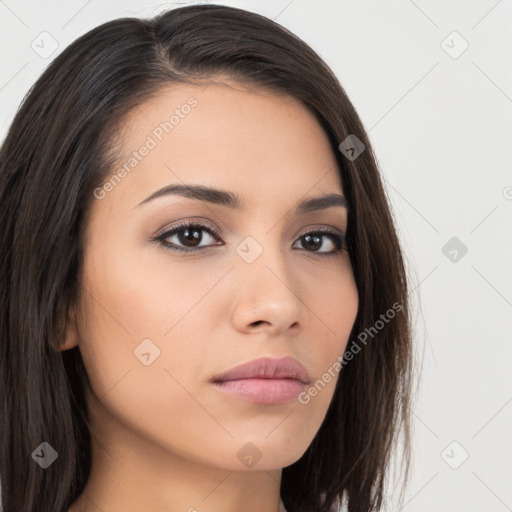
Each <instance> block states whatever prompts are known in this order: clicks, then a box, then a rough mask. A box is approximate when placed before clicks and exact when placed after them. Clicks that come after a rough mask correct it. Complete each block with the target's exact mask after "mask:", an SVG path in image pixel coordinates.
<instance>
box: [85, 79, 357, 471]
mask: <svg viewBox="0 0 512 512" xmlns="http://www.w3.org/2000/svg"><path fill="white" fill-rule="evenodd" d="M232 85H233V84H232ZM236 87H238V88H239V89H240V90H234V89H232V88H229V87H227V86H225V85H217V84H211V85H209V86H208V87H206V88H205V87H204V86H201V87H200V86H192V85H186V86H185V85H183V86H179V87H172V88H168V89H165V90H164V91H163V92H161V93H159V94H158V96H157V97H156V98H155V99H152V100H151V101H148V102H146V103H144V104H142V105H141V106H139V107H138V108H136V109H135V110H134V111H132V112H131V113H130V115H129V116H128V118H126V119H125V120H124V123H123V126H124V127H125V129H126V131H125V133H124V135H123V139H122V149H121V155H122V156H121V158H120V160H119V162H118V165H117V166H116V167H115V173H114V174H115V177H114V178H112V179H111V180H110V181H109V182H106V184H105V185H104V186H103V187H101V188H98V189H96V190H95V193H94V197H92V198H91V199H92V201H93V205H92V210H91V217H90V219H89V220H88V224H87V233H86V241H85V259H84V266H83V274H82V276H81V286H82V291H83V300H84V302H83V303H84V308H85V309H84V310H83V312H84V315H83V316H81V317H80V320H79V321H78V332H80V333H81V335H80V336H79V337H78V338H76V340H77V341H78V344H79V347H80V352H81V354H82V357H83V360H84V363H85V366H86V369H87V372H88V375H89V380H90V382H91V387H92V393H91V394H88V404H89V407H90V408H91V410H93V411H94V415H93V418H95V419H96V420H98V421H97V423H96V424H97V425H99V424H101V425H103V427H102V428H103V429H105V428H108V429H109V433H110V434H112V435H111V436H109V437H110V439H121V437H120V436H118V437H116V431H117V432H119V433H120V432H130V436H131V437H130V439H131V440H133V439H140V440H141V444H140V446H142V445H143V444H144V445H146V446H147V443H148V442H149V443H150V444H151V445H155V446H157V447H158V449H159V450H160V452H161V453H168V454H173V455H174V456H176V455H177V456H179V457H182V458H185V459H187V460H189V461H194V462H199V463H202V464H207V465H209V466H214V467H221V468H226V469H230V470H242V471H243V470H247V469H251V468H252V467H254V468H256V469H276V468H282V467H284V466H287V465H289V464H291V463H293V462H295V461H296V460H297V459H299V458H300V457H301V455H302V454H303V453H304V451H305V450H306V449H307V447H308V445H309V444H310V443H311V441H312V440H313V437H314V436H315V434H316V433H317V431H318V429H319V428H320V426H321V423H322V421H323V419H324V417H325V414H326V412H327V409H328V407H329V404H330V402H331V399H332V396H333V392H334V389H335V384H336V382H337V380H338V373H337V372H335V373H334V375H335V377H334V378H331V379H330V380H329V381H328V382H325V379H324V380H323V381H322V386H321V387H320V389H321V390H320V391H318V393H317V394H316V396H314V397H311V399H310V400H309V401H307V403H303V402H304V400H303V401H302V402H301V401H300V400H299V397H298V396H297V389H298V388H300V389H302V390H306V389H307V385H305V384H302V385H301V384H300V383H299V384H298V383H297V381H295V382H294V383H293V382H292V383H291V384H290V382H291V381H290V380H288V381H285V380H284V379H281V380H279V381H278V380H273V382H272V384H269V383H268V382H267V383H262V380H263V379H258V380H246V381H242V382H238V383H234V381H231V383H228V384H227V385H225V386H224V387H218V386H217V385H215V384H213V383H212V382H211V380H212V379H213V378H214V377H216V376H218V375H220V374H223V373H225V372H227V371H228V370H230V369H232V368H233V367H235V366H237V365H240V364H242V363H246V362H249V361H252V360H254V359H257V358H262V357H266V358H271V359H275V358H281V357H283V356H291V357H292V358H295V359H296V360H297V361H298V362H300V363H301V364H302V365H303V366H304V367H305V369H306V370H307V372H308V373H309V381H310V385H314V383H315V382H317V380H318V379H320V380H322V375H323V374H324V373H325V372H327V371H328V370H329V368H332V367H333V365H334V363H335V362H336V361H337V358H338V356H340V355H342V354H343V352H344V349H345V346H346V343H347V341H348V337H349V334H350V331H351V329H352V326H353V323H354V320H355V317H356V313H357V308H358V294H357V290H356V285H355V281H354V277H353V271H352V267H351V262H350V258H349V254H348V253H347V251H346V250H341V251H340V250H338V249H339V245H338V236H339V235H337V233H339V232H341V233H346V229H347V210H346V209H345V207H343V205H340V204H337V205H336V204H333V203H329V204H330V206H328V207H325V205H324V207H321V206H322V205H318V204H317V206H319V209H313V210H309V211H308V210H307V209H304V208H303V209H302V210H304V211H296V206H297V204H298V203H299V202H303V201H306V200H308V199H311V198H319V197H322V196H324V195H327V194H339V195H341V196H343V189H342V186H341V180H340V177H339V171H338V167H337V163H336V160H335V157H334V155H333V152H332V150H331V147H330V145H329V142H328V139H327V137H326V135H325V134H324V132H323V130H322V129H321V127H320V125H319V124H318V122H317V121H316V119H315V118H314V116H313V115H312V114H311V113H310V112H309V111H308V110H307V109H306V108H305V107H304V106H302V105H301V104H300V103H299V102H297V101H296V100H294V99H292V98H290V97H288V96H278V95H274V94H270V93H268V92H263V91H258V92H257V93H255V92H248V91H247V90H242V86H240V85H238V86H236ZM144 148H145V149H144ZM119 169H124V172H123V171H119ZM170 185H180V186H184V187H185V186H196V187H206V188H211V189H219V190H221V191H223V192H222V194H221V193H214V192H210V193H208V194H207V193H205V192H203V193H201V194H200V195H197V194H196V195H195V197H185V196H184V195H180V194H177V193H168V194H161V195H159V196H158V197H154V198H152V199H149V200H147V198H149V197H150V196H151V195H153V194H155V192H157V191H159V190H161V189H163V188H165V187H169V186H170ZM189 195H190V194H189ZM235 196H236V197H237V198H239V202H240V203H243V205H241V204H240V205H237V207H234V206H235V205H232V204H228V202H227V200H226V199H227V198H233V197H235ZM201 197H202V199H203V200H201ZM208 199H209V200H208ZM183 223H185V225H186V224H190V223H196V224H197V223H199V224H202V225H204V226H203V227H199V228H197V227H195V228H194V227H192V228H191V227H189V228H188V229H187V227H186V226H185V227H181V228H180V229H179V230H178V231H176V232H175V233H173V234H166V232H169V231H171V230H172V229H173V228H175V227H176V226H177V225H179V224H183ZM319 229H320V230H321V229H327V230H329V232H331V233H332V234H329V233H328V234H316V235H315V234H314V233H317V232H318V230H319ZM311 233H313V235H312V236H310V237H308V236H305V235H308V234H311ZM159 235H166V236H165V237H161V241H160V242H158V241H156V242H155V241H152V240H154V239H155V238H156V237H157V236H159ZM172 247H174V248H175V249H180V248H181V249H184V250H185V251H186V250H187V249H188V250H189V252H179V251H178V250H174V249H173V248H172ZM230 387H234V388H236V389H241V390H242V391H241V392H242V393H243V392H244V391H245V392H246V393H247V395H243V394H230V393H229V392H228V389H229V388H230ZM103 432H105V430H103ZM142 441H143V442H142ZM248 443H251V444H248ZM133 449H136V448H133ZM162 450H163V451H162Z"/></svg>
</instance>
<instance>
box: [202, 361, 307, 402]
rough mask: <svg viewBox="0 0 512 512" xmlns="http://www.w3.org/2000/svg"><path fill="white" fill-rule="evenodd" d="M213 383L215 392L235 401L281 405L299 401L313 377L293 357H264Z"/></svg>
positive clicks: (230, 372)
mask: <svg viewBox="0 0 512 512" xmlns="http://www.w3.org/2000/svg"><path fill="white" fill-rule="evenodd" d="M210 382H211V384H212V385H213V386H214V387H215V389H217V390H218V391H221V392H223V393H225V394H228V395H230V396H232V397H235V398H240V399H243V400H247V401H250V402H253V403H258V404H267V405H278V404H284V403H287V402H290V401H291V400H293V399H295V398H296V397H297V396H298V395H299V394H300V393H301V392H302V391H303V390H304V388H305V386H306V385H308V384H309V383H310V377H309V374H308V372H307V370H306V368H304V366H303V365H302V364H300V363H299V362H298V361H297V360H296V359H295V358H293V357H290V356H286V357H282V358H279V359H274V358H269V357H263V358H260V359H255V360H253V361H249V362H248V363H245V364H242V365H239V366H236V367H234V368H232V369H231V370H229V371H227V372H225V373H224V374H222V375H219V376H216V377H214V378H213V379H211V380H210Z"/></svg>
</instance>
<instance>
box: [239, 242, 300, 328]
mask: <svg viewBox="0 0 512 512" xmlns="http://www.w3.org/2000/svg"><path fill="white" fill-rule="evenodd" d="M261 238H263V237H262V236H260V239H261ZM262 242H263V243H261V242H259V241H258V240H256V238H255V237H252V236H248V237H246V238H245V239H244V240H243V241H242V242H241V243H240V244H239V245H238V246H237V248H236V252H237V258H236V262H235V269H234V270H235V279H236V287H237V294H236V295H237V297H238V299H237V303H236V306H235V308H236V315H235V317H236V318H237V319H238V322H240V323H241V325H240V327H243V326H246V325H248V324H250V323H254V322H261V321H263V322H267V323H269V324H271V325H273V326H274V327H278V326H279V327H281V328H287V327H289V326H291V325H293V324H295V323H297V322H298V323H300V324H302V322H303V320H304V317H303V315H304V311H303V308H304V304H303V302H302V301H301V299H300V298H299V292H298V290H297V282H296V281H295V277H294V276H293V269H292V267H291V266H290V265H287V262H286V252H283V251H282V248H281V244H280V243H279V241H278V240H277V241H276V238H275V236H274V237H272V236H266V237H264V239H263V241H262Z"/></svg>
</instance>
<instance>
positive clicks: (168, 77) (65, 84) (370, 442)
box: [0, 5, 412, 512]
mask: <svg viewBox="0 0 512 512" xmlns="http://www.w3.org/2000/svg"><path fill="white" fill-rule="evenodd" d="M218 76H224V77H229V78H230V79H232V80H234V81H236V82H238V83H241V84H246V85H248V86H253V87H254V86H255V87H261V88H266V89H268V90H271V91H275V92H280V93H285V94H287V95H289V96H292V97H294V98H296V99H298V100H300V101H301V102H302V103H303V104H304V105H305V106H306V107H307V108H308V109H310V110H311V112H313V113H314V115H315V116H316V118H317V119H318V122H319V123H320V125H321V127H322V128H323V130H324V131H325V133H326V134H327V136H328V138H329V140H330V142H331V144H332V149H333V151H334V153H335V154H336V158H337V161H338V164H339V170H340V173H341V180H342V184H343V190H344V193H345V196H346V197H347V199H348V201H349V204H350V210H349V216H348V229H347V233H346V241H347V245H348V247H349V252H350V257H351V261H352V266H353V270H354V276H355V281H356V285H357V289H358V293H359V301H360V302H359V310H358V314H357V317H356V320H355V324H354V327H353V329H352V332H351V336H350V339H352V338H355V337H356V336H358V335H359V334H360V333H362V332H363V331H364V330H365V329H368V328H370V327H372V326H374V325H375V323H376V321H377V320H378V319H379V318H380V317H381V315H382V314H384V313H385V312H386V311H387V310H389V309H390V308H392V305H393V304H399V305H401V306H402V308H403V309H402V314H397V315H396V316H395V317H394V318H393V319H392V320H390V321H389V322H387V323H386V324H385V326H384V327H383V328H381V329H380V330H378V332H377V333H376V334H375V335H374V336H372V340H371V341H370V342H369V343H368V344H367V345H366V346H365V347H364V348H363V349H362V350H361V351H360V352H359V353H358V354H357V355H356V356H354V357H353V359H352V360H351V361H350V362H349V364H346V365H344V366H343V368H342V370H341V372H340V375H339V380H338V383H337V387H336V390H335V394H334V397H333V400H332V403H331V405H330V407H329V410H328V412H327V415H326V417H325V419H324V421H323V423H322V425H321V428H320V429H319V431H318V433H317V434H316V436H315V438H314V439H313V441H312V443H311V445H310V446H309V447H308V449H307V450H306V452H305V453H304V455H303V456H302V457H301V458H300V459H299V460H298V461H296V462H295V463H294V464H292V465H290V466H288V467H286V468H284V469H283V477H282V483H281V497H282V499H283V501H284V504H285V506H286V507H287V508H288V510H289V512H328V511H334V510H337V509H338V507H339V506H340V505H342V504H344V505H345V506H346V507H347V508H348V510H350V511H351V512H369V511H370V510H372V511H373V510H379V509H381V508H382V506H383V505H384V503H385V502H384V491H385V485H386V482H387V479H388V475H389V474H390V471H389V468H390V461H391V458H392V457H391V456H392V455H393V454H394V453H395V450H396V448H397V447H398V443H397V440H398V439H399V434H400V433H401V434H402V435H403V443H402V446H403V450H402V451H401V453H402V458H401V461H402V466H401V467H402V469H403V468H405V470H404V471H403V475H404V476H403V478H402V482H403V484H404V487H405V482H406V481H407V475H408V473H409V461H410V402H411V392H410V384H411V379H412V348H411V327H410V311H409V305H408V292H407V279H406V271H405V266H404V259H403V255H402V250H401V248H400V244H399V240H398V237H397V233H396V230H395V226H394V222H393V217H392V214H391V209H390V206H389V203H388V200H387V196H386V194H385V191H384V188H383V184H382V180H381V177H380V174H379V170H378V166H377V162H376V159H375V157H374V154H373V151H372V148H371V145H370V142H369V140H368V137H367V134H366V133H365V130H364V128H363V125H362V123H361V121H360V119H359V117H358V115H357V113H356V110H355V109H354V107H353V105H352V104H351V102H350V101H349V99H348V97H347V95H346V93H345V91H344V90H343V88H342V86H341V85H340V83H339V81H338V80H337V78H336V77H335V76H334V75H333V73H332V71H331V70H330V69H329V68H328V66H327V65H326V64H325V63H324V62H323V61H322V60H321V58H320V57H319V56H318V55H317V54H316V53H315V52H314V51H313V50H312V49H311V48H310V47H309V46H308V45H307V44H306V43H304V42H303V41H302V40H300V39H299V38H298V37H296V36H295V35H293V34H292V33H291V32H289V31H288V30H286V29H285V28H283V27H281V26H280V25H278V24H277V23H275V22H273V21H271V20H269V19H267V18H265V17H263V16H260V15H257V14H255V13H251V12H247V11H244V10H241V9H236V8H232V7H225V6H220V5H195V6H187V7H182V8H179V9H174V10H171V11H167V12H164V13H163V14H160V15H158V16H156V17H154V18H152V19H136V18H123V19H117V20H114V21H111V22H108V23H105V24H103V25H101V26H99V27H97V28H95V29H93V30H91V31H90V32H88V33H86V34H85V35H83V36H82V37H80V38H79V39H77V40H76V41H75V42H74V43H73V44H71V45H70V46H69V47H68V48H66V49H65V50H64V51H63V52H62V53H61V54H60V55H59V56H58V57H57V58H56V59H55V60H54V61H53V62H52V63H51V65H50V66H49V67H48V69H47V70H46V71H45V72H44V73H43V75H42V76H41V77H40V78H39V80H38V81H37V82H36V83H35V85H34V86H33V87H32V88H31V90H30V91H29V93H28V94H27V96H26V97H25V99H24V101H23V103H22V105H21V107H20V108H19V110H18V112H17V114H16V116H15V118H14V121H13V122H12V125H11V126H10V129H9V131H8V134H7V137H6V139H5V142H4V144H3V147H2V148H1V150H0V205H1V206H0V208H1V210H0V219H1V229H0V285H1V292H0V293H1V295H0V322H1V324H0V357H1V359H0V393H1V397H0V398H1V402H0V403H1V406H0V407H1V410H0V416H1V420H0V421H1V424H0V450H1V451H0V481H1V485H2V496H1V497H2V502H3V512H62V511H63V510H67V507H69V505H70V504H71V503H73V502H74V501H75V500H76V499H77V497H78V496H79V495H80V494H81V492H82V490H83V488H84V486H85V483H86V481H87V478H88V475H89V471H90V466H91V458H90V457H91V455H90V441H91V440H90V433H89V426H88V414H87V410H86V402H85V396H84V385H85V382H86V379H87V374H86V371H85V368H84V365H83V361H82V358H81V356H80V351H79V348H78V347H75V348H73V349H70V350H67V351H63V352H60V351H59V350H58V349H59V345H60V343H61V342H62V340H63V336H64V330H63V329H64V325H65V323H64V321H65V318H66V316H67V313H68V310H69V307H70V305H71V304H72V303H75V302H76V301H77V300H79V298H80V296H81V295H80V294H81V293H82V292H83V291H82V290H81V289H80V287H79V280H78V276H79V273H80V269H81V263H82V261H83V254H84V252H83V251H84V249H85V247H84V240H83V233H84V227H85V225H86V221H87V218H88V212H89V211H90V208H91V204H92V203H93V200H94V199H93V190H94V189H95V188H96V187H98V186H99V185H101V184H102V183H103V182H104V180H105V177H106V176H107V175H108V173H109V172H111V171H112V169H111V163H112V161H113V160H112V155H113V146H114V144H113V140H114V135H115V134H116V133H118V132H119V128H120V124H122V119H123V116H125V115H126V114H127V113H129V112H130V111H131V110H132V109H133V108H134V107H135V106H136V105H138V104H141V103H143V102H144V101H146V100H148V99H149V98H151V97H153V96H155V95H157V94H158V92H159V90H161V88H162V87H164V86H165V87H167V86H169V85H172V84H180V83H190V84H202V83H204V84H207V83H208V82H209V81H210V80H212V79H214V78H215V77H218ZM349 135H352V136H353V135H355V136H356V137H357V138H358V139H359V140H360V141H361V142H362V143H363V144H364V146H365V149H364V151H363V152H362V153H361V154H360V155H359V156H358V157H357V158H356V159H349V158H347V157H346V155H343V154H342V153H341V151H340V150H339V149H338V146H339V144H340V143H341V142H343V141H344V140H345V139H346V138H347V137H348V136H349ZM375 330H377V329H375ZM350 348H351V345H350V343H349V344H348V345H347V351H348V350H349V349H350ZM43 441H47V442H48V443H49V444H50V445H51V446H52V447H53V448H55V450H56V451H57V452H58V463H54V464H52V465H51V466H50V467H48V468H47V469H42V468H41V467H40V466H39V465H38V464H36V463H35V462H34V460H32V457H31V454H32V452H33V451H34V449H35V448H36V447H37V446H39V445H40V443H41V442H43Z"/></svg>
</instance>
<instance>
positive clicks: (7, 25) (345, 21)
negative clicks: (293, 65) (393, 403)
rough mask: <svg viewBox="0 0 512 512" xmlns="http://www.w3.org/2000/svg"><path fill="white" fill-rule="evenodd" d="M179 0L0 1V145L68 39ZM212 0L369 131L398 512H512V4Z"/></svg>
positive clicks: (505, 0) (491, 0)
mask: <svg viewBox="0 0 512 512" xmlns="http://www.w3.org/2000/svg"><path fill="white" fill-rule="evenodd" d="M187 3H193V2H179V3H178V2H175V3H173V2H167V3H161V2H159V1H150V0H125V1H122V2H121V1H109V2H106V1H100V0H89V1H87V0H67V1H44V2H43V1H35V0H33V1H22V0H0V51H1V59H0V66H1V73H0V140H3V138H4V137H5V134H6V132H7V130H8V128H9V124H10V122H11V121H12V119H13V117H14V114H15V112H16V110H17V108H18V106H19V104H20V102H21V101H22V99H23V97H24V95H25V94H26V93H27V91H28V90H29V88H30V87H31V85H32V84H33V83H34V82H35V81H36V79H37V78H38V77H39V76H40V74H41V73H42V72H43V70H44V69H45V67H46V66H47V65H48V63H49V62H50V61H51V60H52V59H53V58H54V57H55V56H56V55H58V54H59V53H60V52H61V51H62V50H63V49H64V48H65V47H66V46H67V45H68V44H69V43H71V42H72V41H73V40H74V39H76V38H77V37H78V36H80V35H82V34H83V33H85V32H87V31H89V30H90V29H92V28H93V27H95V26H97V25H99V24H101V23H103V22H106V21H109V20H111V19H114V18H118V17H124V16H137V17H139V16H151V15H153V14H156V13H157V12H160V11H162V10H163V9H165V8H173V7H177V6H179V5H184V4H187ZM217 3H222V4H226V5H233V6H237V7H241V8H245V9H248V10H252V11H255V12H258V13H261V14H263V15H266V16H267V17H269V18H272V19H274V20H275V21H277V22H278V23H280V24H282V25H284V26H285V27H287V28H288V29H290V30H291V31H292V32H294V33H296V34H297V35H298V36H299V37H301V38H303V39H304V40H305V41H306V42H307V43H309V44H310V45H311V46H312V47H313V49H314V50H316V51H317V52H318V53H319V54H320V56H321V57H322V58H323V59H324V60H326V62H327V63H328V64H329V65H330V66H331V68H332V69H333V70H334V72H335V73H336V75H337V76H338V77H339V79H340V81H341V83H342V85H343V87H344V88H345V90H346V91H347V93H348V95H349V97H350V99H351V101H352V102H353V104H354V105H355V107H356V109H357V111H358V113H359V115H360V116H361V119H362V121H363V123H364V125H365V127H366V129H367V130H368V132H369V135H370V139H371V142H372V143H373V146H374V149H375V152H376V155H377V158H378V161H379V164H380V167H381V171H382V174H383V176H384V179H385V185H386V188H387V192H388V195H389V199H390V201H391V203H392V207H393V211H394V215H395V218H396V223H397V226H398V229H399V232H400V237H401V239H402V243H403V246H404V250H405V252H406V258H407V262H408V267H409V269H410V272H411V276H412V279H413V281H412V285H411V299H412V300H413V303H414V307H415V325H414V332H415V336H416V341H417V347H418V348H417V350H418V354H419V357H421V362H422V374H421V380H420V383H419V385H420V388H419V392H418V396H417V400H416V405H415V407H414V421H415V442H414V450H415V457H414V467H413V476H412V480H411V483H410V486H409V490H408V494H407V498H406V500H405V501H406V503H405V506H404V507H403V509H402V510H404V511H406V512H420V511H422V512H423V511H425V512H426V511H434V510H435V511H436V512H442V511H451V512H456V511H464V512H473V511H474V512H476V511H486V512H502V511H506V510H512V486H511V482H512V435H511V428H510V427H511V425H512V385H511V383H512V375H511V371H510V369H511V355H512V336H511V332H512V325H511V312H512V286H511V285H512V270H511V268H512V265H511V263H512V239H511V233H512V229H511V227H512V226H511V224H512V222H511V220H512V215H511V213H512V173H511V172H510V169H511V161H512V158H511V154H512V139H511V126H512V68H511V66H510V63H511V62H512V45H511V28H512V1H511V0H500V1H496V0H479V1H450V2H447V1H427V0H414V1H413V0H396V1H390V0H386V1H383V0H381V1H361V0H357V1H352V0H351V1H348V0H341V1H340V0H338V1H316V2H313V1H311V0H310V1H306V0H291V1H290V0H279V1H277V0H276V1H238V2H237V1H231V2H223V1H219V2H217ZM42 38H45V39H44V41H45V44H43V43H41V41H42ZM52 45H53V47H55V49H54V51H53V53H52V54H51V55H45V54H44V52H42V50H41V47H42V46H44V47H45V48H46V51H47V52H48V51H50V50H52V48H53V47H52ZM36 49H37V50H36ZM42 53H43V54H42ZM27 456H29V455H27ZM390 495H392V496H393V491H392V490H390ZM389 510H397V508H394V507H393V506H391V505H390V508H389Z"/></svg>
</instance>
